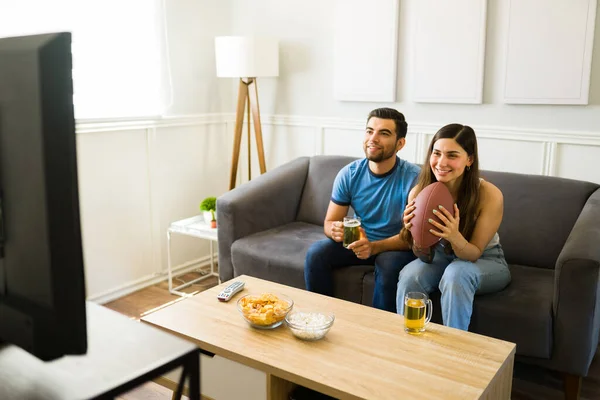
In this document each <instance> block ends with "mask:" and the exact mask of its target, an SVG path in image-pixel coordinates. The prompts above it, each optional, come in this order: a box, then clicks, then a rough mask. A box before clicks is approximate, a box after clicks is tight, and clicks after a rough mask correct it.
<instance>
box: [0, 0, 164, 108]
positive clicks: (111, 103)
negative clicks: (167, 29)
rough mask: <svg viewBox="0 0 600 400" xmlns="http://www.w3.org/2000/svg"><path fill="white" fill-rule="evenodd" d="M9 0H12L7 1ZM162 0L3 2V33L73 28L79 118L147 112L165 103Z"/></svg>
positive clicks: (0, 32)
mask: <svg viewBox="0 0 600 400" xmlns="http://www.w3.org/2000/svg"><path fill="white" fill-rule="evenodd" d="M5 3H8V4H5ZM163 28H164V24H163V9H162V2H161V0H127V1H120V0H102V1H100V0H91V1H77V0H53V1H47V0H20V1H18V2H17V1H13V2H3V4H2V5H0V37H6V36H21V35H28V34H34V33H43V32H60V31H67V32H72V37H73V45H72V52H73V84H74V96H73V101H74V105H75V116H76V118H77V119H98V118H122V117H141V116H143V117H147V116H157V115H160V114H162V112H163V109H164V108H165V104H164V103H165V101H164V97H165V96H164V95H163V93H164V92H165V89H166V86H167V85H165V84H164V82H166V81H167V79H165V78H166V77H167V74H165V73H164V72H163V71H165V70H166V67H167V66H168V63H165V62H162V61H161V60H163V59H165V57H162V50H163V48H164V47H165V46H164V43H166V41H165V40H164V36H165V35H164V34H163V32H164V29H163Z"/></svg>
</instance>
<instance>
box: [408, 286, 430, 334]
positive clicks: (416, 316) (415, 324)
mask: <svg viewBox="0 0 600 400" xmlns="http://www.w3.org/2000/svg"><path fill="white" fill-rule="evenodd" d="M425 308H427V316H425ZM432 312H433V304H432V303H431V300H429V298H428V297H427V295H426V294H425V293H421V292H408V293H406V295H405V296H404V330H405V331H406V332H408V333H417V334H418V333H422V332H425V326H426V325H427V324H428V323H429V321H430V320H431V314H432Z"/></svg>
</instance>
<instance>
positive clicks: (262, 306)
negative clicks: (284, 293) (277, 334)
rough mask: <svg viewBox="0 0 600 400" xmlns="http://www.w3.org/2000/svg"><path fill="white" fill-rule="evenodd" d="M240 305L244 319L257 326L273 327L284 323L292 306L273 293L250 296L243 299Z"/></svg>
mask: <svg viewBox="0 0 600 400" xmlns="http://www.w3.org/2000/svg"><path fill="white" fill-rule="evenodd" d="M239 304H240V307H241V311H242V314H243V315H244V317H246V319H247V320H248V321H250V322H251V323H253V324H256V325H271V324H274V323H276V322H279V321H282V320H283V319H284V318H285V315H286V314H287V312H288V311H289V309H290V306H291V304H290V303H289V302H288V301H286V300H282V299H280V298H279V297H277V296H276V295H274V294H273V293H263V294H261V295H259V296H256V295H248V296H245V297H243V298H241V299H240V302H239Z"/></svg>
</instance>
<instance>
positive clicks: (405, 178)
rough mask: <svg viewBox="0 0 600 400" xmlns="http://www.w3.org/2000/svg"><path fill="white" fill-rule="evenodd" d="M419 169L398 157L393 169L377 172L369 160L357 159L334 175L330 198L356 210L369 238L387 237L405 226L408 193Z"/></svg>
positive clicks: (371, 239) (336, 202)
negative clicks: (375, 172) (403, 219)
mask: <svg viewBox="0 0 600 400" xmlns="http://www.w3.org/2000/svg"><path fill="white" fill-rule="evenodd" d="M419 172H420V168H419V166H417V165H415V164H412V163H410V162H408V161H405V160H401V159H400V158H398V157H396V164H395V165H394V167H393V168H392V169H391V170H390V171H388V172H387V173H385V174H382V175H375V174H374V173H373V172H371V170H370V169H369V160H368V159H366V158H363V159H361V160H356V161H353V162H352V163H350V164H348V165H346V166H345V167H344V168H342V170H341V171H340V172H339V173H338V174H337V176H336V177H335V182H334V183H333V192H332V194H331V201H333V202H334V203H335V204H338V205H340V206H351V207H352V208H353V209H354V212H355V213H356V216H358V217H360V218H361V221H362V227H363V228H364V230H365V232H366V234H367V237H368V238H369V240H370V241H375V240H383V239H387V238H389V237H392V236H394V235H397V234H398V233H399V232H400V229H401V228H402V216H403V213H404V208H405V207H406V203H407V201H408V193H409V192H410V190H411V189H412V188H413V186H414V185H415V184H416V183H417V176H418V175H419Z"/></svg>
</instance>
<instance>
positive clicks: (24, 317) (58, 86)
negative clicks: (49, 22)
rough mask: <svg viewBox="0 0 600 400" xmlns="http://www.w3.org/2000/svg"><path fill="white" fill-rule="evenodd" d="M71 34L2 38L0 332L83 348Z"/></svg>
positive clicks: (52, 347) (10, 338) (39, 348)
mask: <svg viewBox="0 0 600 400" xmlns="http://www.w3.org/2000/svg"><path fill="white" fill-rule="evenodd" d="M71 69H72V61H71V34H70V33H67V32H60V33H49V34H41V35H30V36H21V37H11V38H2V39H0V342H7V343H11V344H14V345H16V346H19V347H21V348H23V349H24V350H26V351H27V352H29V353H31V354H33V355H34V356H35V357H37V358H39V359H41V360H45V361H47V360H53V359H56V358H59V357H61V356H63V355H66V354H84V353H86V351H87V329H86V311H85V307H86V305H85V280H84V266H83V251H82V245H81V230H80V222H79V198H78V186H77V159H76V144H75V119H74V114H73V83H72V72H71Z"/></svg>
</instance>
